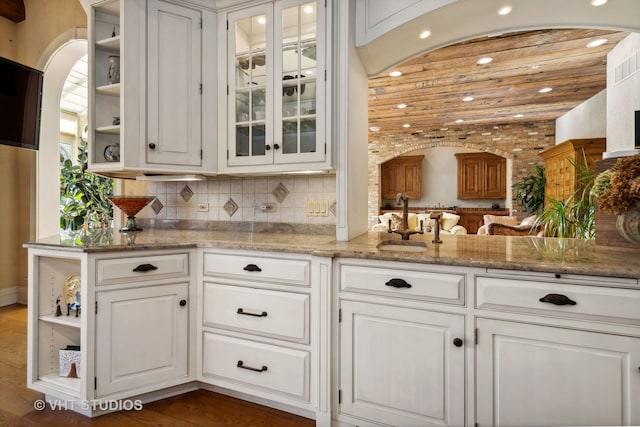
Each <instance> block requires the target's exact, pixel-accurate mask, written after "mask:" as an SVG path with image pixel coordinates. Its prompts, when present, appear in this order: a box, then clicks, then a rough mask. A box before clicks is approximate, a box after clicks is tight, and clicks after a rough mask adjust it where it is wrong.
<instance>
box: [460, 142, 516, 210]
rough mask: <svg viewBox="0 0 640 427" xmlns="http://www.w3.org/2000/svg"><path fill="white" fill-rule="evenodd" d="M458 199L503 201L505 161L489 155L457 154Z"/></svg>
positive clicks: (505, 195)
mask: <svg viewBox="0 0 640 427" xmlns="http://www.w3.org/2000/svg"><path fill="white" fill-rule="evenodd" d="M456 158H457V160H458V199H460V200H474V199H492V200H504V199H506V197H507V161H506V159H505V158H504V157H500V156H496V155H495V154H490V153H458V154H456Z"/></svg>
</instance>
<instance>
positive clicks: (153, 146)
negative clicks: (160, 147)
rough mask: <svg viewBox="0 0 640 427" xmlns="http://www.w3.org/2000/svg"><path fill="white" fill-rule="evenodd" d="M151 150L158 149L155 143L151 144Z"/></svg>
mask: <svg viewBox="0 0 640 427" xmlns="http://www.w3.org/2000/svg"><path fill="white" fill-rule="evenodd" d="M149 148H151V149H152V150H155V149H156V144H155V142H150V143H149Z"/></svg>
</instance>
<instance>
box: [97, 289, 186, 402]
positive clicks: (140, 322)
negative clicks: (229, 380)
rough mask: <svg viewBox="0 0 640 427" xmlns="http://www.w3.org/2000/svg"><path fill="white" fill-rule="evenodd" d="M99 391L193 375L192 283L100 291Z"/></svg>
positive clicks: (145, 384)
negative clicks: (190, 366) (190, 363)
mask: <svg viewBox="0 0 640 427" xmlns="http://www.w3.org/2000/svg"><path fill="white" fill-rule="evenodd" d="M96 301H97V304H98V307H97V310H98V312H97V314H96V377H97V379H96V383H97V387H96V394H97V395H98V396H105V395H108V394H110V393H115V392H120V391H125V390H129V389H136V388H140V387H145V386H149V385H155V386H157V385H158V384H162V383H163V382H165V381H171V380H177V379H180V378H184V379H185V381H186V380H187V379H188V378H187V375H188V351H189V349H188V336H189V331H188V327H189V306H188V304H187V303H188V284H187V283H181V284H173V285H157V286H149V287H140V288H131V289H124V290H118V291H107V292H97V296H96Z"/></svg>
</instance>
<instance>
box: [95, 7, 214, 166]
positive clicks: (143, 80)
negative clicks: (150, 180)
mask: <svg viewBox="0 0 640 427" xmlns="http://www.w3.org/2000/svg"><path fill="white" fill-rule="evenodd" d="M90 10H91V14H90V17H89V27H90V31H89V34H90V43H89V64H90V71H89V74H90V76H89V87H90V91H89V101H90V102H89V104H90V112H89V123H90V128H89V168H90V170H92V171H94V172H98V173H102V174H105V175H111V176H114V177H134V176H137V175H141V174H144V173H215V172H216V170H217V146H216V118H217V112H216V94H217V87H216V84H215V81H216V76H217V70H216V68H215V64H216V62H217V59H216V55H217V49H216V43H215V37H216V22H217V21H216V17H215V13H213V12H211V11H208V10H203V9H202V8H201V7H196V6H193V7H191V6H188V5H185V4H184V3H180V4H178V3H173V2H170V1H164V0H108V1H97V2H95V3H93V4H92V6H91V8H90ZM116 71H119V72H118V73H116ZM203 117H204V118H205V120H203Z"/></svg>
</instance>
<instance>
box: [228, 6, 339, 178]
mask: <svg viewBox="0 0 640 427" xmlns="http://www.w3.org/2000/svg"><path fill="white" fill-rule="evenodd" d="M325 16H326V6H325V3H324V2H316V1H311V2H310V1H304V0H302V1H301V0H281V1H275V2H271V3H267V4H263V5H260V6H255V7H250V8H246V9H242V10H238V11H233V12H230V13H228V14H224V15H221V17H220V24H219V26H220V28H221V29H222V28H223V27H226V31H224V32H222V31H221V35H220V51H221V52H226V61H221V65H224V67H220V68H219V70H220V73H221V75H223V76H226V79H221V81H223V80H224V81H225V82H226V83H225V84H224V86H223V87H221V91H222V90H226V92H227V103H226V108H225V109H221V110H220V123H225V126H221V127H220V137H219V140H220V141H228V144H227V145H226V146H224V145H220V147H219V148H220V149H219V159H220V162H219V163H220V170H221V171H229V172H242V173H252V172H286V171H296V170H305V169H314V170H322V169H330V168H331V167H332V166H331V144H330V143H329V141H328V140H327V136H328V135H327V133H326V129H327V117H328V108H327V105H328V102H327V101H328V96H327V95H328V92H327V82H326V78H327V77H326V70H327V66H326V55H327V50H328V48H327V46H328V44H327V34H330V31H327V28H328V26H327V21H326V19H325Z"/></svg>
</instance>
